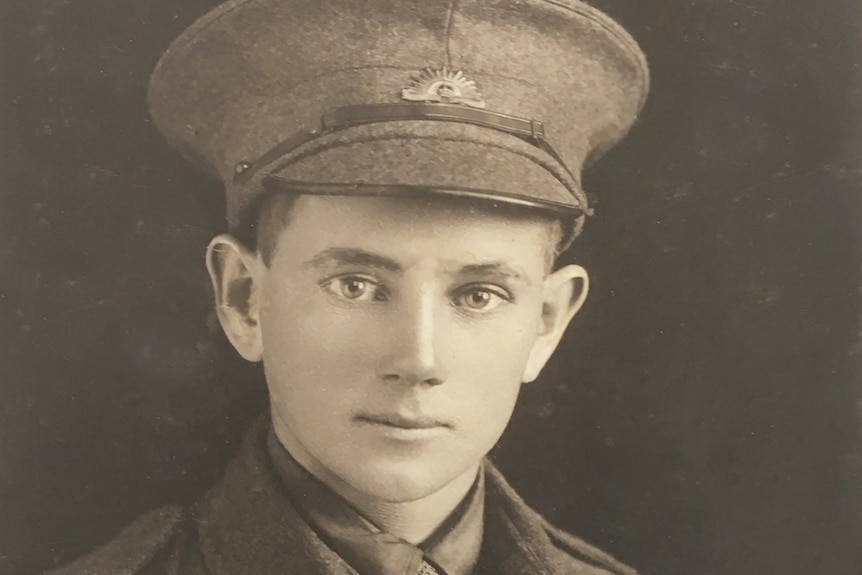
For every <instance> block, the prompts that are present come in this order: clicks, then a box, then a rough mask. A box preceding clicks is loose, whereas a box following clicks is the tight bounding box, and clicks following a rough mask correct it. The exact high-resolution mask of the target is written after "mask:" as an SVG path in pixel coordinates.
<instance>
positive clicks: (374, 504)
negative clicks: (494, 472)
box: [336, 464, 479, 545]
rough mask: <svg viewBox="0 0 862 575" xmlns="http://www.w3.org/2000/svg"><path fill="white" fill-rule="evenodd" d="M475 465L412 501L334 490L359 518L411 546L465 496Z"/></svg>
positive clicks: (430, 532) (426, 536) (452, 509)
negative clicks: (360, 516)
mask: <svg viewBox="0 0 862 575" xmlns="http://www.w3.org/2000/svg"><path fill="white" fill-rule="evenodd" d="M478 471H479V464H477V465H475V466H473V467H471V468H470V469H468V470H467V471H466V472H464V473H462V474H461V475H460V476H458V477H456V478H455V479H454V480H452V481H451V482H450V483H449V484H447V485H445V486H444V487H442V488H441V489H438V490H437V491H435V492H434V493H431V494H430V495H427V496H425V497H422V498H420V499H417V500H415V501H405V502H392V501H377V500H374V499H373V498H369V497H363V496H362V494H356V493H353V494H350V493H344V492H341V491H339V490H337V489H336V492H338V494H339V495H341V496H342V497H344V498H345V499H346V500H347V501H348V502H349V503H350V504H351V505H352V506H353V507H354V508H355V509H356V510H357V511H358V512H359V513H360V514H361V515H362V516H363V517H365V518H366V519H368V520H369V521H371V522H372V523H373V524H374V525H376V526H377V527H379V528H380V529H381V530H382V531H384V532H386V533H389V534H390V535H395V536H396V537H398V538H400V539H403V540H404V541H408V542H410V543H412V544H414V545H419V544H420V543H422V542H423V541H425V540H426V539H428V538H429V537H430V536H431V534H432V533H434V531H436V529H437V528H438V527H439V526H440V524H442V523H443V521H445V520H446V518H447V517H449V515H451V514H452V512H453V511H454V510H455V508H456V507H457V506H458V504H459V503H461V501H463V500H464V498H465V497H466V496H467V494H468V493H469V491H470V488H471V487H472V486H473V484H474V483H475V481H476V475H477V473H478Z"/></svg>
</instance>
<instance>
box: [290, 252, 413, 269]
mask: <svg viewBox="0 0 862 575" xmlns="http://www.w3.org/2000/svg"><path fill="white" fill-rule="evenodd" d="M305 265H306V266H308V267H315V268H322V267H326V266H327V265H348V266H350V265H353V266H365V267H372V268H379V269H382V270H386V271H389V272H400V271H401V270H402V267H401V264H399V263H398V262H396V261H395V260H392V259H389V258H387V257H384V256H381V255H379V254H375V253H371V252H367V251H365V250H359V249H355V248H329V249H326V250H323V251H322V252H320V253H319V254H317V255H316V256H314V257H313V258H311V259H310V260H308V261H307V262H305Z"/></svg>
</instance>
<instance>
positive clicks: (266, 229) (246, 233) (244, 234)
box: [234, 191, 579, 271]
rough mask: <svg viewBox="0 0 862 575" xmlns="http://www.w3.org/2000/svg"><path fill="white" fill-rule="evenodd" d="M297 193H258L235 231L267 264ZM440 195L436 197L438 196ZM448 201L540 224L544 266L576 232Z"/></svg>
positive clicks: (529, 215)
mask: <svg viewBox="0 0 862 575" xmlns="http://www.w3.org/2000/svg"><path fill="white" fill-rule="evenodd" d="M299 195H300V194H298V193H292V192H289V191H281V192H273V193H269V194H264V195H263V196H261V198H260V201H258V202H256V204H255V205H254V206H252V207H251V209H250V210H249V211H248V212H247V213H246V217H245V218H243V219H244V222H243V223H242V224H241V225H240V227H239V228H238V229H237V230H236V231H235V232H234V236H235V237H236V238H237V239H238V240H239V241H240V242H242V243H243V245H245V246H246V247H247V248H248V249H250V250H252V251H257V252H258V253H259V254H260V255H261V257H262V259H263V262H264V264H266V266H269V265H271V263H272V259H273V257H275V251H276V247H277V246H278V238H279V235H280V233H281V231H282V230H283V229H284V228H285V227H286V226H288V225H289V224H290V218H291V215H292V214H293V206H294V204H295V203H296V199H297V198H298V197H299ZM437 197H439V196H437ZM445 199H446V201H450V202H462V203H465V204H467V205H468V206H469V207H470V209H471V210H473V211H477V212H485V213H495V214H500V215H504V216H506V217H512V218H518V219H531V220H536V221H539V222H541V223H543V224H544V225H545V226H546V228H547V233H548V246H549V248H548V250H547V254H546V255H547V269H548V270H549V271H550V270H551V269H553V267H554V263H555V262H556V261H557V258H558V257H559V255H560V254H561V253H562V252H564V251H565V250H566V249H568V247H569V245H570V244H571V242H572V240H573V239H574V237H575V236H576V235H577V229H578V227H579V226H578V223H577V222H576V221H570V220H566V219H563V217H561V216H555V215H552V214H548V213H545V212H539V211H538V210H533V209H528V208H523V207H519V206H513V205H510V204H497V203H493V204H492V203H490V202H482V203H480V202H478V201H476V200H474V199H469V198H456V197H452V196H448V197H446V198H445Z"/></svg>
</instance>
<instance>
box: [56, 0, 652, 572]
mask: <svg viewBox="0 0 862 575" xmlns="http://www.w3.org/2000/svg"><path fill="white" fill-rule="evenodd" d="M647 89H648V73H647V66H646V62H645V59H644V57H643V55H642V53H641V51H640V50H639V48H638V47H637V45H636V44H635V42H634V40H633V39H632V38H631V37H630V36H629V35H628V34H627V33H626V32H625V31H624V30H623V29H622V28H621V27H620V26H619V25H617V24H616V23H615V22H613V21H612V20H610V19H609V18H608V17H607V16H605V15H604V14H602V13H601V12H599V11H597V10H596V9H594V8H592V7H590V6H587V5H586V4H583V3H581V2H579V1H578V0H422V1H419V0H414V1H405V0H398V1H396V0H371V1H369V2H357V1H356V0H231V1H230V2H227V3H225V4H223V5H221V6H219V7H217V8H216V9H214V10H213V11H212V12H210V13H209V14H207V15H205V16H204V17H203V18H201V19H200V20H199V21H198V22H196V23H195V24H194V25H192V26H191V27H190V28H189V29H188V30H187V31H185V32H184V33H183V34H182V35H181V36H180V38H178V39H177V40H175V41H174V43H173V44H172V45H171V46H170V48H169V49H168V50H167V52H166V53H165V54H164V56H163V57H162V59H161V61H160V62H159V64H158V66H157V68H156V70H155V72H154V73H153V76H152V79H151V83H150V93H149V103H150V110H151V114H152V116H153V118H154V119H155V122H156V124H157V126H158V127H159V128H160V129H161V131H162V132H163V133H164V134H165V136H166V137H167V140H168V141H169V143H170V144H171V145H172V146H173V147H175V148H176V149H178V150H179V151H181V152H182V153H183V154H185V155H186V156H187V157H188V158H189V159H191V160H192V161H194V162H195V163H197V164H198V165H200V166H201V167H202V168H203V169H205V170H207V171H208V172H210V173H212V174H215V175H217V176H218V177H219V178H221V179H222V180H223V181H224V183H225V188H226V193H227V221H228V229H229V232H230V233H228V234H222V235H219V236H218V237H216V238H215V239H213V240H212V242H211V243H210V245H209V248H208V250H207V258H206V263H207V269H208V270H209V273H210V276H211V278H212V283H213V287H214V292H215V298H216V306H217V311H218V317H219V320H220V322H221V325H222V327H223V329H224V332H225V334H226V335H227V337H228V339H229V340H230V341H231V343H232V344H233V346H234V347H235V348H236V350H237V351H238V352H239V353H240V354H241V355H242V356H243V357H244V358H245V359H247V360H249V361H254V362H258V361H259V362H262V363H263V366H264V371H265V374H266V380H267V385H268V389H269V395H270V400H271V401H270V404H271V410H270V414H269V416H268V417H266V418H265V419H262V420H261V421H259V422H258V423H257V424H256V425H255V427H254V428H253V429H252V430H251V431H250V432H249V434H248V436H247V438H246V440H245V442H244V444H243V446H242V447H241V449H240V451H239V454H238V455H237V456H236V458H235V459H234V460H233V461H232V463H231V464H230V465H229V467H228V468H227V470H226V473H225V476H224V478H223V479H222V480H221V481H220V483H219V484H218V485H216V486H215V487H214V488H213V489H212V490H211V491H210V492H209V493H208V494H207V495H206V496H205V497H203V498H202V499H201V500H200V501H199V503H198V504H196V505H195V506H193V508H191V509H180V508H177V507H168V508H164V509H160V510H157V511H154V512H152V513H150V514H148V515H146V516H144V517H143V518H141V519H139V520H138V521H136V522H135V523H133V524H132V525H131V526H129V527H128V528H127V529H125V530H124V531H123V532H121V533H120V534H119V535H118V536H117V537H116V538H115V539H114V540H113V541H112V542H111V543H109V544H108V545H107V546H105V547H104V548H101V549H99V550H97V551H95V552H94V553H92V554H90V555H88V556H86V557H84V558H82V559H79V560H78V561H77V562H75V563H73V564H72V565H69V566H67V567H65V568H64V569H61V570H60V571H58V573H77V574H102V573H104V574H108V573H112V574H116V573H147V574H154V573H182V574H204V573H211V574H213V575H222V574H223V575H228V574H234V575H237V574H249V575H251V574H253V575H266V574H270V573H271V574H276V573H278V574H281V575H284V574H289V573H296V574H313V573H319V574H330V573H332V574H348V573H350V574H352V573H359V574H361V575H377V574H386V575H389V574H392V575H394V574H399V575H404V574H410V575H413V574H435V573H438V574H444V575H469V574H485V573H496V574H523V573H543V574H547V573H591V574H593V573H595V574H598V573H617V574H623V573H625V574H629V573H633V571H632V570H631V569H630V568H628V567H626V566H624V565H622V564H621V563H619V562H617V561H615V560H614V559H612V558H611V557H609V556H608V555H606V554H605V553H603V552H601V551H599V550H597V549H595V548H593V547H591V546H589V545H588V544H586V543H584V542H583V541H581V540H579V539H577V538H575V537H573V536H571V535H568V534H566V533H563V532H561V531H560V530H558V529H556V528H554V527H553V526H551V525H550V524H548V523H547V522H546V521H545V520H544V519H543V518H542V517H541V516H539V515H538V514H537V513H536V512H534V511H533V510H531V509H530V508H529V507H528V506H527V505H526V504H525V503H524V502H523V501H522V500H521V499H520V498H519V497H518V495H517V494H516V493H514V492H513V490H512V489H511V488H510V487H509V486H508V485H507V484H506V482H505V480H504V479H503V477H502V476H501V475H500V473H499V472H498V471H497V470H496V469H495V468H494V467H493V465H492V464H491V463H490V462H488V461H487V460H486V459H485V456H486V454H487V453H488V452H489V451H490V450H491V448H492V447H493V445H494V444H495V443H496V442H497V440H498V439H499V437H500V435H501V434H502V433H503V430H504V428H505V427H506V425H507V423H508V421H509V418H510V416H511V413H512V410H513V408H514V405H515V402H516V399H517V396H518V392H519V390H520V388H521V386H522V385H523V384H525V383H528V382H531V381H533V380H534V379H536V377H537V376H538V375H539V372H540V371H541V370H542V368H543V366H544V365H545V363H546V362H547V360H548V358H549V357H550V356H551V354H552V353H553V351H554V349H555V348H556V347H557V345H558V343H559V341H560V338H561V337H562V335H563V333H564V331H565V329H566V326H567V325H568V323H569V321H570V320H571V319H572V317H573V316H574V315H575V314H576V313H577V311H578V310H579V308H580V307H581V305H582V304H583V302H584V299H585V298H586V295H587V288H588V276H587V272H586V271H585V270H584V269H583V268H582V267H580V266H577V265H566V266H562V267H558V266H555V265H554V262H555V259H556V256H557V255H558V254H559V253H560V251H562V250H564V249H566V248H567V247H568V246H569V245H570V243H571V242H572V240H574V238H575V237H576V236H577V235H578V234H579V233H580V231H581V229H582V226H583V222H584V218H585V217H586V216H587V215H590V214H591V209H590V206H589V204H588V201H587V197H586V195H585V193H584V191H583V190H582V188H581V170H582V168H583V167H584V166H585V165H586V164H588V163H590V162H592V161H594V160H595V159H597V158H598V157H599V156H600V155H602V154H603V153H604V152H605V151H607V150H608V149H609V148H610V147H611V146H612V145H613V144H615V143H616V142H618V141H619V140H620V139H621V138H622V137H623V136H624V135H625V134H626V132H627V131H628V130H629V129H630V127H631V126H632V124H633V123H634V121H635V119H636V116H637V114H638V113H639V111H640V109H641V107H642V105H643V102H644V99H645V97H646V94H647Z"/></svg>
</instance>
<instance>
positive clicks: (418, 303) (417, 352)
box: [379, 293, 447, 386]
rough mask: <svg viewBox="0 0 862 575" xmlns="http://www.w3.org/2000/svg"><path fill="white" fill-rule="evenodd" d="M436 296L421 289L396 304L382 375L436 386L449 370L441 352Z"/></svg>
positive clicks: (382, 377) (443, 379)
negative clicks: (441, 356)
mask: <svg viewBox="0 0 862 575" xmlns="http://www.w3.org/2000/svg"><path fill="white" fill-rule="evenodd" d="M436 308H437V306H436V305H435V297H434V295H433V294H431V293H422V294H419V295H417V297H415V298H410V300H408V301H404V302H402V305H399V306H394V309H392V310H391V311H392V317H391V321H390V325H389V327H390V328H391V330H390V334H391V335H390V338H389V349H388V350H387V351H388V353H385V354H384V358H383V360H382V362H381V364H380V368H379V376H380V379H382V380H384V381H389V382H399V383H405V384H408V385H428V386H436V385H440V384H441V383H443V382H445V381H446V378H447V373H446V369H445V367H444V366H443V364H442V362H441V358H440V354H439V349H438V345H437V340H438V338H439V336H440V333H439V327H440V326H439V325H438V323H439V318H438V310H437V309H436Z"/></svg>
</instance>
